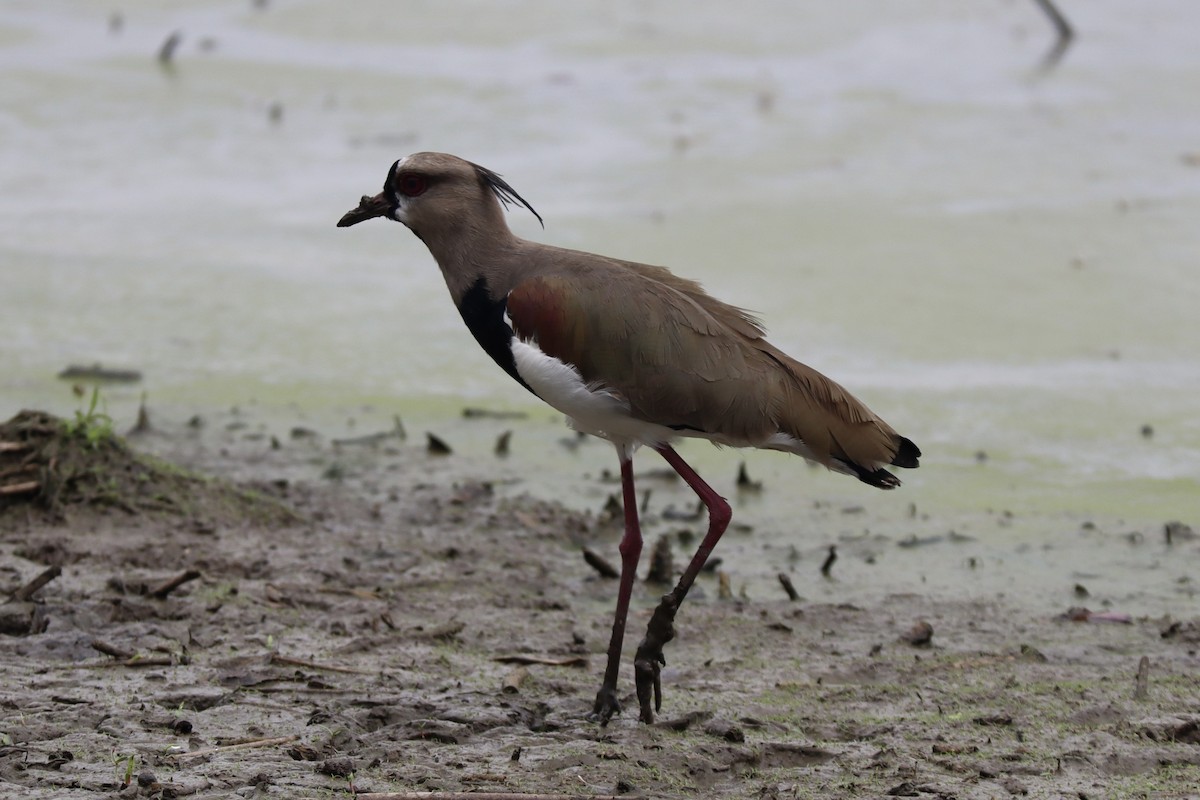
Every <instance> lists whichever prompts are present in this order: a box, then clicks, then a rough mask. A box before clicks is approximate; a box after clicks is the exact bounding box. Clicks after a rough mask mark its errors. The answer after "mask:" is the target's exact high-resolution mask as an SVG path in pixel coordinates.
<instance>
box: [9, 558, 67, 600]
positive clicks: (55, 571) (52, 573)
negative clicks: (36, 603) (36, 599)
mask: <svg viewBox="0 0 1200 800" xmlns="http://www.w3.org/2000/svg"><path fill="white" fill-rule="evenodd" d="M61 574H62V567H59V566H53V567H47V568H46V569H44V570H42V572H41V574H39V575H38V576H37V577H36V578H34V579H33V580H31V581H30V582H29V583H27V584H25V585H24V586H22V587H21V588H20V589H17V590H16V591H15V592H13V593H12V600H13V601H15V602H17V603H24V602H25V601H26V600H28V599H29V598H31V597H33V596H34V595H35V594H37V591H38V589H41V588H42V587H43V586H45V585H46V584H47V583H49V582H50V581H52V580H54V579H55V578H57V577H58V576H59V575H61Z"/></svg>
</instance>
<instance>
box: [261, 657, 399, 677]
mask: <svg viewBox="0 0 1200 800" xmlns="http://www.w3.org/2000/svg"><path fill="white" fill-rule="evenodd" d="M271 663H272V664H283V665H285V666H289V667H306V668H308V669H319V670H324V671H325V672H341V673H343V674H345V675H374V674H375V673H374V672H369V671H367V670H362V669H351V668H350V667H334V666H331V665H329V664H315V663H313V662H312V661H305V660H304V659H302V658H291V657H289V656H281V655H279V653H272V654H271Z"/></svg>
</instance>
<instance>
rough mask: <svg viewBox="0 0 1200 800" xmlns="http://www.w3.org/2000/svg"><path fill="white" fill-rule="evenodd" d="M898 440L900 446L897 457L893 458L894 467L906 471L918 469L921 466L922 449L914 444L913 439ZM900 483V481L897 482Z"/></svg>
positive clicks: (902, 438) (901, 437)
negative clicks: (902, 468)
mask: <svg viewBox="0 0 1200 800" xmlns="http://www.w3.org/2000/svg"><path fill="white" fill-rule="evenodd" d="M898 438H899V439H900V446H899V447H897V448H896V455H895V456H893V457H892V466H893V467H905V468H906V469H916V468H917V467H919V466H921V461H920V458H921V448H919V447H917V446H916V445H915V444H913V440H912V439H906V438H904V437H903V436H900V437H898ZM898 483H899V481H897V484H898Z"/></svg>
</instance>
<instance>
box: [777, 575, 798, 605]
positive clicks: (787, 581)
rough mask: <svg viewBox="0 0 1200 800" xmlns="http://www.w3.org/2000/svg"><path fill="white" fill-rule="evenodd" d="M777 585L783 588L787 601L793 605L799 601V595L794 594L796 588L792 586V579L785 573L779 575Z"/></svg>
mask: <svg viewBox="0 0 1200 800" xmlns="http://www.w3.org/2000/svg"><path fill="white" fill-rule="evenodd" d="M779 583H780V585H781V586H783V590H784V591H785V592H787V596H788V599H789V600H791V601H792V602H793V603H794V602H796V601H797V600H799V599H800V595H799V594H797V592H796V587H795V586H793V585H792V579H791V578H789V577H788V576H787V573H786V572H781V573H779Z"/></svg>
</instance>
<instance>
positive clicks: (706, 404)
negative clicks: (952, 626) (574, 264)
mask: <svg viewBox="0 0 1200 800" xmlns="http://www.w3.org/2000/svg"><path fill="white" fill-rule="evenodd" d="M633 266H635V267H637V268H636V269H606V270H594V269H580V270H576V271H574V272H572V273H571V274H569V275H564V274H556V275H549V276H541V277H535V278H530V279H528V280H525V281H523V282H522V283H520V284H519V285H518V286H517V287H516V288H514V289H513V291H512V292H511V293H510V294H509V296H508V313H509V316H510V318H511V319H512V320H513V327H514V330H515V331H516V333H517V335H518V336H520V337H521V338H523V339H527V340H528V339H533V340H535V341H536V342H537V344H538V347H539V348H541V349H542V351H543V352H545V353H547V354H549V355H552V356H554V357H555V358H558V359H560V360H562V361H564V362H567V363H570V364H572V365H574V366H575V367H576V369H578V370H579V372H580V374H581V375H582V376H583V378H584V380H586V381H588V382H589V383H596V384H600V385H603V386H605V387H607V388H608V389H609V390H610V391H614V392H617V393H619V394H620V395H622V396H623V397H624V398H625V399H626V400H627V401H628V402H629V404H630V407H631V409H632V411H633V413H634V414H635V415H637V416H638V417H639V418H641V419H645V420H647V421H650V422H654V423H656V424H659V425H664V426H667V427H671V428H675V429H677V430H680V431H685V430H692V431H698V432H704V433H707V434H711V435H713V436H715V437H717V438H720V439H725V440H727V441H729V442H731V443H736V444H746V445H756V444H762V443H764V442H765V441H766V440H767V439H768V438H769V437H771V436H772V435H774V434H776V433H779V432H783V433H786V434H788V435H790V436H792V437H794V438H796V439H799V440H801V441H803V442H804V443H805V444H806V445H807V446H808V448H809V449H810V450H811V451H812V453H813V455H814V457H816V458H817V459H818V460H819V461H821V462H822V463H825V464H827V465H828V464H830V463H831V461H832V460H838V461H845V462H851V463H854V464H858V465H860V466H862V467H864V468H867V469H869V470H875V469H876V468H878V467H879V465H881V464H887V463H891V462H892V460H893V458H894V457H895V456H896V453H897V450H898V449H899V447H900V444H899V440H900V439H901V437H899V436H897V435H896V433H895V431H893V430H892V429H891V428H890V427H889V426H888V425H887V424H886V423H884V422H883V421H882V420H880V419H879V418H878V417H876V416H875V415H874V414H873V413H872V412H871V411H870V409H868V408H867V407H866V406H865V405H863V404H862V403H861V402H859V401H858V400H857V399H856V398H854V397H853V396H852V395H851V394H850V393H849V392H847V391H846V390H845V389H844V388H842V387H841V386H840V385H838V384H837V383H835V382H833V381H831V380H829V379H828V378H826V377H825V376H824V375H822V374H820V373H819V372H817V371H816V370H813V369H812V368H810V367H807V366H805V365H804V364H801V363H799V362H798V361H795V360H794V359H792V358H790V357H789V356H787V355H786V354H784V353H782V352H781V351H779V350H778V349H776V348H775V347H773V346H772V345H770V344H769V343H768V342H766V341H765V340H763V339H762V329H761V328H760V327H759V326H758V324H757V323H756V321H754V320H753V319H752V318H751V317H749V316H748V315H747V314H746V312H744V311H742V310H741V309H737V308H734V307H733V306H729V305H726V304H724V303H722V302H721V301H719V300H716V299H715V298H713V297H711V296H709V295H707V294H705V293H704V292H703V290H701V289H700V287H699V285H698V284H695V283H693V282H691V281H685V280H683V279H678V278H676V277H675V276H673V275H671V273H669V272H667V271H666V270H661V268H655V267H644V266H642V265H633ZM660 270H661V271H660ZM664 276H665V277H664Z"/></svg>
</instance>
